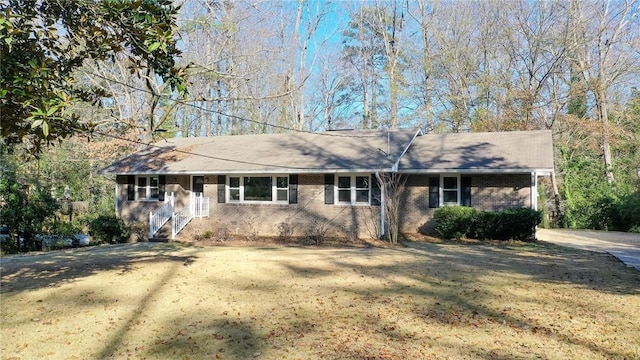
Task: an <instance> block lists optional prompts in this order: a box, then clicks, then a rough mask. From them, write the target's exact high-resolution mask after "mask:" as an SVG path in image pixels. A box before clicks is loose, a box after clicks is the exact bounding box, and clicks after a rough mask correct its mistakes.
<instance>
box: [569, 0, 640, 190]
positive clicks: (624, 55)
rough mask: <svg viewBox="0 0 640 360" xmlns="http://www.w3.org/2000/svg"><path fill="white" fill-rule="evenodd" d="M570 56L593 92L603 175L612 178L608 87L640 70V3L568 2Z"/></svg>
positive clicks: (635, 0)
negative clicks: (599, 127)
mask: <svg viewBox="0 0 640 360" xmlns="http://www.w3.org/2000/svg"><path fill="white" fill-rule="evenodd" d="M570 11H571V21H572V29H574V32H573V33H572V39H573V44H572V47H573V58H572V59H571V60H572V61H574V62H575V63H576V64H577V70H578V71H579V73H580V75H581V76H582V77H583V79H584V81H585V84H586V86H587V87H588V89H589V90H590V92H591V93H592V94H593V99H594V102H595V105H596V110H597V111H596V117H597V119H598V120H599V121H600V122H601V123H602V149H603V154H604V163H605V171H606V178H607V181H608V182H609V183H613V182H614V181H615V177H614V173H613V156H612V154H611V134H610V125H609V108H610V106H611V100H610V94H609V92H610V90H611V89H612V87H613V86H614V85H615V84H616V83H618V82H621V81H623V80H625V79H626V78H628V77H629V76H637V74H638V72H640V58H639V57H638V54H637V53H634V52H633V51H632V50H631V49H638V47H640V32H639V31H638V29H639V28H640V18H639V16H638V12H639V11H640V2H639V1H637V0H625V1H602V2H584V3H583V2H580V1H572V2H571V7H570Z"/></svg>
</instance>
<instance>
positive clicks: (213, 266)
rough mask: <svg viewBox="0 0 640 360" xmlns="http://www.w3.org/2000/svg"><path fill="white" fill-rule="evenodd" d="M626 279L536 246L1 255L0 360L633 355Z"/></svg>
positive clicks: (600, 257) (574, 255)
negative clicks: (5, 256) (0, 309)
mask: <svg viewBox="0 0 640 360" xmlns="http://www.w3.org/2000/svg"><path fill="white" fill-rule="evenodd" d="M639 274H640V273H639V272H638V271H636V270H632V269H630V268H627V267H625V266H624V265H623V264H621V263H620V262H619V261H617V260H616V259H614V258H612V257H611V256H609V255H604V254H595V253H589V252H584V251H578V250H568V249H564V248H559V247H553V246H548V245H542V244H507V245H496V244H491V245H485V244H471V245H470V244H433V243H424V242H412V243H409V244H408V245H407V246H406V247H395V248H378V247H351V248H346V247H343V248H327V247H325V248H314V247H284V246H272V245H270V246H262V247H198V246H185V245H178V244H144V243H141V244H130V245H118V246H105V247H97V248H92V249H77V250H65V251H61V252H55V253H48V254H39V255H34V256H19V257H14V258H4V259H2V288H1V301H2V315H1V320H2V325H1V326H2V328H1V331H0V336H1V338H2V340H1V342H2V345H1V350H2V354H1V355H2V358H3V359H44V358H46V359H128V358H132V359H141V358H146V359H218V358H223V359H249V358H260V359H283V358H284V359H531V358H542V359H603V358H608V359H612V358H613V359H615V358H619V359H624V358H626V359H632V358H640V336H638V334H640V275H639Z"/></svg>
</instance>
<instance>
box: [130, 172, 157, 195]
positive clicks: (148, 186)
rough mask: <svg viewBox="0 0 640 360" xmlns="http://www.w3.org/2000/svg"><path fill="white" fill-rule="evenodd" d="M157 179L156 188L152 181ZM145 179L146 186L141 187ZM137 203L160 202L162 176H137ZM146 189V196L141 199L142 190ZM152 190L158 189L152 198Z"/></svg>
mask: <svg viewBox="0 0 640 360" xmlns="http://www.w3.org/2000/svg"><path fill="white" fill-rule="evenodd" d="M154 178H155V182H156V186H151V183H152V181H151V180H152V179H154ZM141 179H145V185H144V186H140V180H141ZM135 181H136V182H135V194H136V201H158V200H159V199H160V176H159V175H136V180H135ZM143 189H144V193H145V196H144V197H140V192H141V190H143ZM152 189H156V193H155V196H152V194H153V192H152Z"/></svg>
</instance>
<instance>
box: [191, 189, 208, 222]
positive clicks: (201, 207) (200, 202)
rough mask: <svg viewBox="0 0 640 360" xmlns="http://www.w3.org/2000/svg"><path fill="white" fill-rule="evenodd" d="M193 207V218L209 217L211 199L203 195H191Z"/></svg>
mask: <svg viewBox="0 0 640 360" xmlns="http://www.w3.org/2000/svg"><path fill="white" fill-rule="evenodd" d="M191 206H192V212H193V217H196V218H200V219H201V218H203V217H209V198H208V197H204V196H202V193H197V194H192V195H191Z"/></svg>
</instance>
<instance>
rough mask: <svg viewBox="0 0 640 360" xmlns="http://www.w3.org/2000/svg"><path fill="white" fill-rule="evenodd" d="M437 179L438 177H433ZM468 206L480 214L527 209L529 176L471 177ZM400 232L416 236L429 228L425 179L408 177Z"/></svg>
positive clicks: (495, 175)
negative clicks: (482, 211)
mask: <svg viewBox="0 0 640 360" xmlns="http://www.w3.org/2000/svg"><path fill="white" fill-rule="evenodd" d="M433 176H436V177H439V176H440V175H436V174H434V175H433ZM469 176H471V206H473V207H475V208H477V209H479V210H484V211H493V210H500V209H505V208H513V207H530V206H531V198H530V186H531V176H530V175H529V174H500V175H498V174H473V175H469ZM403 199H404V200H403V202H402V204H403V206H402V209H401V218H402V219H403V222H402V226H401V231H402V232H419V231H421V230H427V231H429V230H431V229H432V228H433V223H432V219H433V212H434V210H435V209H434V208H429V176H428V175H412V176H410V177H409V179H408V180H407V184H406V189H405V192H404V194H403Z"/></svg>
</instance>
